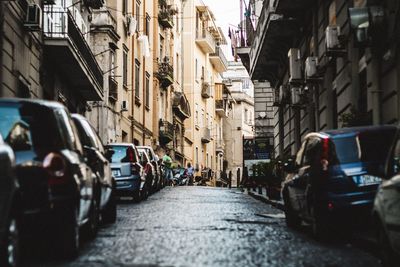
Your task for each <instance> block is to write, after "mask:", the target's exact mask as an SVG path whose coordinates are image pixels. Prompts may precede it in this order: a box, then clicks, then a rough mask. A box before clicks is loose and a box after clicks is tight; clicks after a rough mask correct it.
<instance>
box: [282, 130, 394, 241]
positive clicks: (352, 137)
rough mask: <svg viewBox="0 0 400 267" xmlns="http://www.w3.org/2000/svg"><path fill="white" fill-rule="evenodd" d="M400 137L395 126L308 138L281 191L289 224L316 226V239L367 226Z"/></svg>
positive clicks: (331, 132) (324, 133)
mask: <svg viewBox="0 0 400 267" xmlns="http://www.w3.org/2000/svg"><path fill="white" fill-rule="evenodd" d="M395 133H396V127H395V126H371V127H359V128H346V129H340V130H332V131H324V132H319V133H310V134H308V135H307V136H306V137H305V139H304V142H303V143H302V145H301V148H300V150H299V151H298V153H297V155H296V159H295V160H294V161H292V162H287V163H286V165H285V171H286V172H287V173H288V175H287V176H286V179H285V181H284V182H283V187H282V196H283V200H284V204H285V215H286V223H287V225H288V226H289V227H294V228H296V227H298V226H299V225H300V224H301V222H302V221H305V222H308V223H310V224H311V226H312V230H313V233H314V235H315V236H316V237H324V236H325V235H326V234H328V233H329V232H333V231H334V230H338V229H351V227H355V226H358V227H360V226H363V224H366V218H368V217H366V216H369V215H370V214H371V210H372V206H373V201H374V198H375V194H376V191H377V188H378V186H379V184H380V183H381V177H378V176H375V175H372V174H373V173H377V170H379V169H382V168H384V165H385V160H386V158H387V156H388V153H389V150H390V147H391V145H392V143H393V140H394V136H395Z"/></svg>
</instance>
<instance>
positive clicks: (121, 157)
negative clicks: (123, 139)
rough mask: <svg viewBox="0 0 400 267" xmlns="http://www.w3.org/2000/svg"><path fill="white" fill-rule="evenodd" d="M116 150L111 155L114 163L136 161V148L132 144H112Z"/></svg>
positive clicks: (112, 147)
mask: <svg viewBox="0 0 400 267" xmlns="http://www.w3.org/2000/svg"><path fill="white" fill-rule="evenodd" d="M110 148H111V149H112V150H113V151H114V154H113V155H112V157H111V162H113V163H123V162H136V156H135V154H136V153H135V150H134V149H133V148H132V147H130V146H110Z"/></svg>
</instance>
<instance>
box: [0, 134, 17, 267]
mask: <svg viewBox="0 0 400 267" xmlns="http://www.w3.org/2000/svg"><path fill="white" fill-rule="evenodd" d="M14 166H15V157H14V153H13V151H12V149H11V148H10V147H9V146H7V145H5V144H4V142H3V139H2V137H1V136H0V173H1V176H0V218H1V219H0V266H6V267H12V266H18V263H19V251H20V246H19V244H20V237H19V225H20V223H21V221H20V220H21V218H20V207H19V205H20V195H19V185H18V182H17V179H16V177H15V173H14Z"/></svg>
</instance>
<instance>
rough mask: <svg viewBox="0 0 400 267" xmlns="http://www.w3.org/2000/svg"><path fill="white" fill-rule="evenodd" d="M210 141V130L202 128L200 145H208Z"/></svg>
mask: <svg viewBox="0 0 400 267" xmlns="http://www.w3.org/2000/svg"><path fill="white" fill-rule="evenodd" d="M210 141H211V129H210V128H207V127H204V128H203V134H202V136H201V142H202V143H209V142H210Z"/></svg>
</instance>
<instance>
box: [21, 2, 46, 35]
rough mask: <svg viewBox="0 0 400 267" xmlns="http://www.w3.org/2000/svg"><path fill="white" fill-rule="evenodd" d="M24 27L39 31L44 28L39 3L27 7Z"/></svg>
mask: <svg viewBox="0 0 400 267" xmlns="http://www.w3.org/2000/svg"><path fill="white" fill-rule="evenodd" d="M24 27H26V28H28V29H30V30H32V31H38V30H40V29H41V28H42V9H41V8H40V6H39V5H37V4H29V5H28V6H27V8H26V17H25V21H24Z"/></svg>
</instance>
